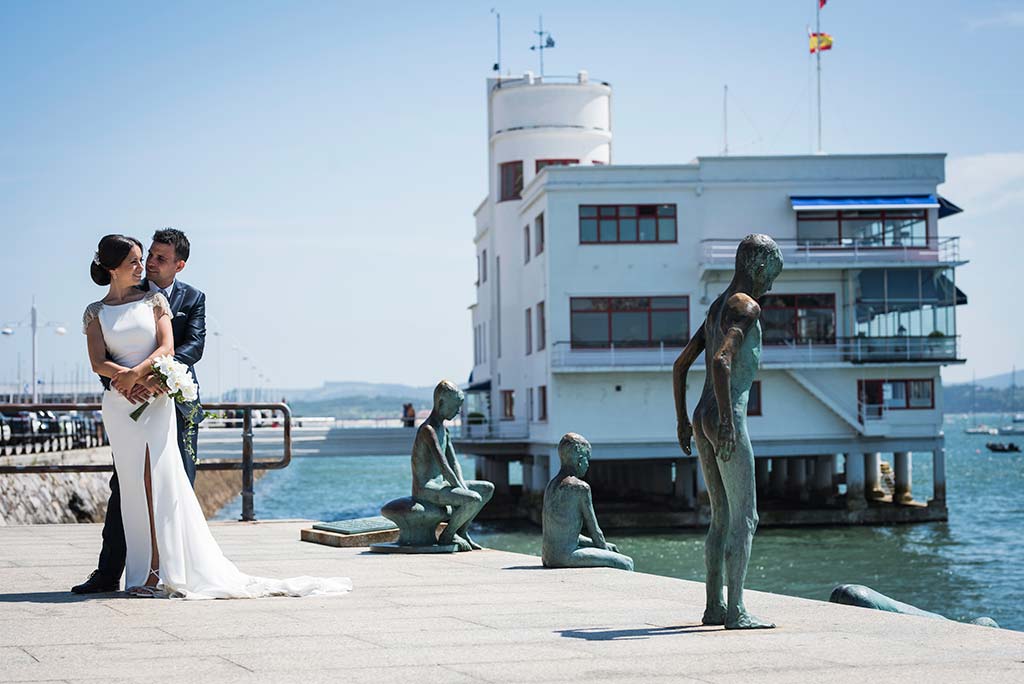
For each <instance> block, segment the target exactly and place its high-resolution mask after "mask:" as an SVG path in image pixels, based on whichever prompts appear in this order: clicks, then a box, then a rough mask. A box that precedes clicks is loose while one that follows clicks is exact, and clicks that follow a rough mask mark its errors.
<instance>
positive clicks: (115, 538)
mask: <svg viewBox="0 0 1024 684" xmlns="http://www.w3.org/2000/svg"><path fill="white" fill-rule="evenodd" d="M174 415H175V416H177V418H178V451H179V452H181V462H182V464H183V465H184V466H185V474H186V475H188V481H189V484H191V485H192V486H193V487H195V484H196V464H195V463H193V462H192V457H191V456H189V455H188V453H187V452H186V450H185V442H184V439H185V417H184V416H182V415H181V411H178V410H177V407H175V411H174ZM198 444H199V430H198V429H196V430H195V431H194V432H193V434H192V453H196V449H197V447H198ZM127 553H128V549H127V545H126V544H125V541H124V521H123V520H121V486H120V484H119V483H118V481H117V470H116V469H115V470H114V474H113V475H112V476H111V477H110V500H109V501H108V502H107V517H106V519H105V520H104V521H103V548H102V549H100V561H99V573H100V574H101V575H102V576H103V577H106V578H108V579H110V580H111V581H115V580H118V579H120V578H121V575H122V574H123V573H124V559H125V556H126V555H127Z"/></svg>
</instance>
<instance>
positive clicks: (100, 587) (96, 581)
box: [71, 570, 121, 594]
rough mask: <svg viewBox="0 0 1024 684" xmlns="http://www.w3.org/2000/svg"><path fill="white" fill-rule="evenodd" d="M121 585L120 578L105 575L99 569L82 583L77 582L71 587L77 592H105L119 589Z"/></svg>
mask: <svg viewBox="0 0 1024 684" xmlns="http://www.w3.org/2000/svg"><path fill="white" fill-rule="evenodd" d="M120 587H121V582H120V581H119V580H116V579H114V580H112V579H110V578H109V577H105V576H104V575H101V574H100V571H99V570H93V571H92V574H91V575H89V579H87V580H85V581H84V582H82V583H81V584H76V585H75V586H73V587H71V591H73V592H74V593H76V594H105V593H108V592H111V591H117V590H118V589H120Z"/></svg>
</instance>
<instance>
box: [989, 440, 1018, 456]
mask: <svg viewBox="0 0 1024 684" xmlns="http://www.w3.org/2000/svg"><path fill="white" fill-rule="evenodd" d="M985 448H986V449H988V450H989V451H994V452H995V453H997V454H1006V453H1019V452H1020V447H1019V446H1017V445H1016V444H1014V443H1013V442H988V443H987V444H985Z"/></svg>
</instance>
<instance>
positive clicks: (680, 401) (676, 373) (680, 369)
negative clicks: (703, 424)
mask: <svg viewBox="0 0 1024 684" xmlns="http://www.w3.org/2000/svg"><path fill="white" fill-rule="evenodd" d="M705 344H706V338H705V337H704V325H703V324H702V325H701V326H700V328H698V329H697V334H695V335H694V336H693V337H691V338H690V341H689V342H687V343H686V346H685V347H684V348H683V351H681V352H680V353H679V358H677V359H676V362H675V363H674V364H673V365H672V395H673V396H674V397H675V400H676V433H677V436H678V438H679V446H680V447H681V448H682V450H683V452H684V453H686V454H687V455H689V454H690V453H692V451H691V447H690V439H691V438H692V437H693V426H692V425H690V417H689V415H688V414H689V411H687V409H686V374H687V373H688V372H689V370H690V366H692V365H693V362H694V361H696V360H697V357H699V356H700V355H701V352H703V351H704V346H705Z"/></svg>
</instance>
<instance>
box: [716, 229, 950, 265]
mask: <svg viewBox="0 0 1024 684" xmlns="http://www.w3.org/2000/svg"><path fill="white" fill-rule="evenodd" d="M775 242H776V243H777V244H778V245H779V249H781V250H782V258H783V260H784V261H785V262H786V268H787V269H792V268H798V269H810V268H850V267H857V266H875V265H883V266H892V265H897V264H912V265H915V266H926V265H939V264H950V265H954V266H956V265H960V264H963V263H964V262H963V261H962V260H961V259H960V238H959V237H945V238H932V239H930V240H927V241H926V242H923V243H919V244H904V245H901V246H891V247H876V246H869V245H865V244H864V243H862V242H857V241H848V240H844V241H842V242H838V241H835V242H829V241H821V240H815V241H809V240H801V239H780V240H776V241H775ZM738 244H739V240H738V239H733V240H719V239H715V240H702V241H701V255H700V265H701V269H702V270H703V271H705V272H708V271H731V270H732V269H733V268H734V267H735V266H736V246H737V245H738Z"/></svg>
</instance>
